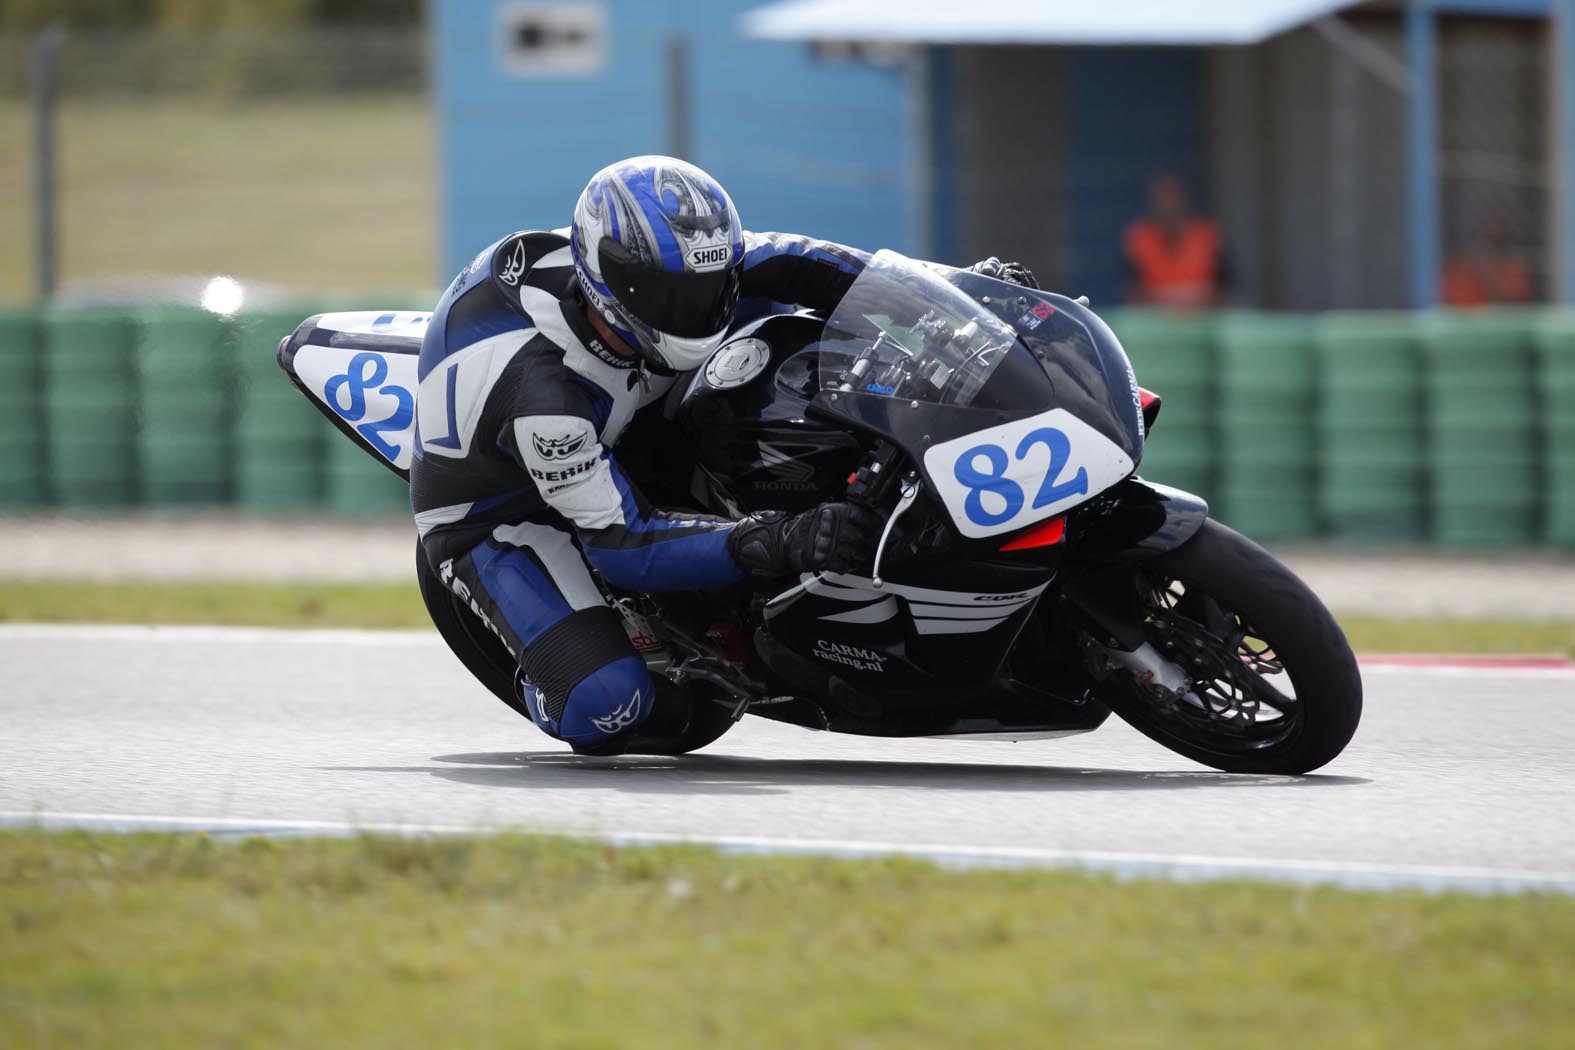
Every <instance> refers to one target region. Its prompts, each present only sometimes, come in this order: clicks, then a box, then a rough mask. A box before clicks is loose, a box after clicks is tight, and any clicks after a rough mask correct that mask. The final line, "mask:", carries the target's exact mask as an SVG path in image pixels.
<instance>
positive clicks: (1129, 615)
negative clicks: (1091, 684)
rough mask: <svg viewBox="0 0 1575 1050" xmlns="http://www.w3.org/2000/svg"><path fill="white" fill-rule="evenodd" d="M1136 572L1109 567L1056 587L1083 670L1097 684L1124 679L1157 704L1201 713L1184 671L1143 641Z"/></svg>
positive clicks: (1145, 638) (1145, 635)
mask: <svg viewBox="0 0 1575 1050" xmlns="http://www.w3.org/2000/svg"><path fill="white" fill-rule="evenodd" d="M1137 571H1138V568H1137V566H1135V565H1124V566H1115V567H1111V568H1110V569H1107V570H1105V571H1102V572H1099V573H1096V574H1094V575H1091V576H1083V577H1080V578H1078V579H1076V580H1073V581H1070V582H1069V583H1067V584H1066V585H1064V586H1063V587H1062V589H1061V594H1062V603H1061V608H1062V610H1063V612H1064V613H1065V614H1067V615H1069V616H1070V617H1071V618H1072V619H1073V620H1074V621H1076V622H1077V623H1078V626H1079V627H1080V628H1081V630H1080V631H1079V636H1080V637H1081V639H1082V648H1083V662H1084V666H1085V667H1086V668H1087V670H1088V672H1089V674H1091V675H1093V677H1094V678H1095V679H1096V680H1098V681H1104V680H1105V679H1107V678H1109V677H1110V676H1111V675H1126V676H1129V677H1130V679H1131V681H1132V682H1133V683H1134V684H1135V685H1136V686H1137V688H1138V689H1139V690H1141V691H1142V692H1144V693H1146V694H1148V695H1149V696H1151V697H1153V698H1154V699H1155V700H1156V701H1158V702H1161V703H1173V702H1175V701H1178V700H1179V701H1182V702H1185V703H1188V704H1191V705H1193V706H1194V707H1199V708H1202V707H1204V706H1205V705H1204V703H1203V701H1202V700H1201V699H1199V698H1198V695H1197V693H1195V692H1194V691H1193V689H1192V680H1191V678H1190V677H1189V676H1188V674H1187V672H1186V669H1185V668H1183V667H1182V666H1181V665H1180V664H1178V663H1176V662H1175V661H1174V660H1171V659H1169V658H1167V657H1166V656H1165V655H1164V654H1163V653H1161V652H1160V651H1159V650H1158V649H1156V648H1154V645H1153V643H1152V642H1150V641H1149V640H1148V633H1147V632H1146V631H1145V630H1144V624H1145V623H1146V621H1147V619H1148V616H1147V613H1146V612H1145V610H1144V609H1143V607H1142V606H1141V605H1140V604H1139V603H1138V600H1137V582H1138V581H1137V578H1136V573H1137Z"/></svg>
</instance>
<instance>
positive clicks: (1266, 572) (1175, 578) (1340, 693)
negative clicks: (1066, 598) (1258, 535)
mask: <svg viewBox="0 0 1575 1050" xmlns="http://www.w3.org/2000/svg"><path fill="white" fill-rule="evenodd" d="M1137 585H1138V604H1139V607H1140V608H1141V610H1142V612H1143V615H1144V632H1145V634H1146V635H1147V637H1148V641H1149V643H1150V644H1151V645H1153V646H1154V648H1155V649H1156V650H1158V652H1159V654H1160V655H1161V656H1163V657H1165V658H1166V659H1167V660H1170V661H1171V662H1173V663H1174V664H1176V665H1177V666H1178V667H1180V668H1181V669H1182V671H1183V672H1184V673H1185V674H1186V676H1187V678H1188V680H1189V683H1190V692H1189V693H1188V694H1187V695H1185V696H1175V695H1165V694H1163V693H1161V692H1160V691H1156V690H1151V689H1149V688H1147V687H1144V686H1140V685H1138V684H1137V683H1135V682H1134V681H1132V680H1131V679H1130V678H1128V677H1126V676H1124V675H1119V674H1118V675H1116V676H1114V677H1113V678H1112V679H1111V680H1110V682H1111V688H1109V689H1107V691H1106V692H1107V694H1108V695H1107V696H1106V699H1107V701H1108V702H1109V704H1110V706H1111V707H1112V708H1113V709H1114V710H1115V712H1116V713H1117V714H1118V715H1120V716H1121V717H1122V718H1123V719H1125V720H1126V721H1127V722H1128V723H1130V724H1131V725H1132V726H1133V727H1134V728H1136V729H1137V730H1138V731H1139V732H1141V733H1143V734H1144V735H1146V736H1148V737H1150V738H1152V739H1153V740H1156V741H1158V742H1159V743H1161V744H1164V745H1165V746H1166V747H1168V748H1170V749H1171V750H1173V751H1175V752H1177V753H1179V754H1182V755H1185V756H1187V757H1188V758H1191V759H1194V760H1196V761H1198V762H1202V763H1204V764H1205V765H1209V766H1213V767H1214V768H1216V769H1222V770H1225V771H1227V772H1233V773H1237V772H1239V773H1285V774H1295V773H1306V772H1309V771H1310V770H1314V769H1317V768H1318V767H1319V766H1322V765H1324V764H1325V763H1327V762H1328V761H1330V760H1331V759H1333V758H1334V757H1335V756H1336V755H1338V754H1339V753H1340V752H1341V751H1342V750H1344V748H1345V745H1346V744H1347V743H1349V742H1350V740H1351V736H1352V735H1353V734H1354V733H1355V732H1356V726H1357V723H1358V722H1359V721H1360V720H1361V714H1362V680H1361V677H1360V675H1359V674H1358V672H1357V668H1356V658H1355V656H1353V655H1352V653H1351V647H1350V644H1349V643H1348V642H1347V641H1346V639H1345V634H1344V632H1342V631H1341V630H1340V626H1339V624H1337V623H1336V622H1335V620H1334V617H1333V616H1332V615H1330V613H1329V610H1328V609H1326V608H1325V607H1324V604H1323V602H1321V601H1320V600H1319V599H1318V596H1317V595H1315V594H1314V593H1313V592H1312V591H1311V590H1310V589H1309V588H1308V587H1307V585H1306V584H1304V583H1303V582H1302V581H1301V580H1300V579H1298V578H1297V576H1296V575H1295V574H1294V573H1292V572H1291V571H1290V570H1289V569H1287V568H1286V567H1285V566H1284V565H1281V564H1280V563H1279V562H1278V561H1276V560H1275V558H1274V557H1273V556H1272V555H1270V554H1269V553H1268V552H1267V551H1265V550H1264V549H1263V548H1262V547H1259V546H1258V545H1257V544H1256V543H1253V542H1252V541H1251V540H1249V539H1247V538H1246V537H1245V536H1242V535H1241V534H1239V533H1237V532H1234V531H1232V530H1231V529H1229V528H1226V527H1225V526H1224V525H1221V524H1219V523H1218V522H1216V521H1212V520H1210V521H1206V522H1204V525H1203V528H1202V529H1200V530H1199V531H1198V533H1197V534H1196V535H1195V536H1193V537H1192V539H1190V540H1188V541H1187V542H1186V543H1184V544H1182V545H1181V546H1180V547H1178V548H1176V549H1175V550H1173V551H1169V552H1167V553H1165V554H1162V555H1160V556H1159V557H1157V558H1155V559H1153V560H1152V561H1149V562H1147V563H1145V564H1144V566H1143V567H1142V568H1141V569H1140V570H1139V571H1138V573H1137Z"/></svg>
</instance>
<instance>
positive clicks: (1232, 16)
mask: <svg viewBox="0 0 1575 1050" xmlns="http://www.w3.org/2000/svg"><path fill="white" fill-rule="evenodd" d="M1357 2H1358V0H1189V2H1188V3H1184V4H1182V3H1176V2H1175V0H1094V2H1089V0H1019V2H1017V3H1010V4H963V3H959V2H958V0H779V2H778V3H773V4H767V5H766V6H764V7H758V8H756V9H754V10H753V11H750V12H748V13H747V14H745V15H744V16H743V20H742V25H743V29H744V32H745V34H747V35H749V36H753V37H760V38H763V39H768V40H848V41H880V42H886V43H905V44H921V43H922V44H1254V43H1257V42H1258V41H1260V40H1264V39H1267V38H1268V37H1271V36H1274V35H1275V34H1276V33H1282V32H1284V31H1286V30H1288V29H1293V28H1295V27H1296V26H1299V25H1304V24H1305V23H1307V22H1311V21H1313V20H1315V19H1318V18H1321V17H1323V16H1324V15H1327V14H1331V13H1333V12H1335V11H1339V10H1341V9H1343V8H1347V7H1354V6H1355V5H1356V3H1357Z"/></svg>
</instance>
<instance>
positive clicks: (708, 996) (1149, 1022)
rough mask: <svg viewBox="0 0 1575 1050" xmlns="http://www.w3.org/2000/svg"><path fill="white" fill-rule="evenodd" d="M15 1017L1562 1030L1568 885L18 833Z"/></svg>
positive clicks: (23, 1024) (1361, 1033)
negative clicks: (1519, 889)
mask: <svg viewBox="0 0 1575 1050" xmlns="http://www.w3.org/2000/svg"><path fill="white" fill-rule="evenodd" d="M0 908H3V912H4V920H5V923H6V933H5V935H4V936H3V937H0V1045H4V1046H9V1047H24V1046H82V1045H88V1046H122V1047H142V1046H146V1047H186V1046H193V1047H196V1046H202V1047H206V1046H342V1045H356V1046H411V1047H417V1046H419V1047H427V1046H435V1045H437V1046H522V1047H526V1046H528V1047H585V1048H591V1047H609V1048H611V1047H631V1046H638V1047H642V1048H646V1050H661V1048H669V1047H671V1048H680V1047H684V1048H687V1047H701V1046H716V1047H751V1048H754V1047H791V1048H794V1050H803V1048H810V1047H861V1048H878V1047H904V1048H906V1047H944V1048H956V1047H961V1046H976V1047H1012V1048H1017V1047H1033V1046H1052V1045H1054V1046H1092V1047H1175V1046H1199V1045H1207V1046H1220V1047H1259V1046H1288V1047H1366V1046H1370V1047H1382V1046H1401V1045H1406V1046H1424V1047H1495V1048H1497V1047H1509V1046H1514V1047H1555V1046H1567V1045H1568V1042H1567V1037H1568V1035H1569V1032H1570V1031H1571V1030H1572V1026H1575V977H1572V976H1571V971H1570V967H1569V961H1570V959H1572V958H1575V900H1572V899H1570V898H1567V897H1548V896H1538V895H1528V896H1519V897H1510V898H1477V897H1468V896H1461V895H1439V896H1430V895H1423V894H1418V893H1396V894H1381V893H1357V892H1348V891H1341V890H1334V889H1303V888H1296V887H1282V886H1267V885H1252V884H1245V883H1224V884H1210V885H1181V884H1174V883H1165V882H1144V881H1139V882H1129V883H1121V882H1116V881H1114V880H1112V879H1109V878H1107V877H1102V876H1093V875H1085V874H1079V873H1073V872H1047V871H1014V872H999V871H997V872H950V871H944V870H940V869H937V868H934V867H932V866H930V865H928V864H924V863H919V862H913V861H900V860H892V861H833V860H824V859H816V858H794V857H755V856H724V855H721V854H717V853H714V852H711V851H708V850H702V849H696V848H663V849H616V848H613V847H609V846H604V845H598V844H593V843H585V842H566V841H559V840H552V839H542V838H529V837H515V836H505V837H501V838H491V839H481V840H466V839H431V840H403V839H388V838H363V839H348V840H346V839H301V840H283V841H267V840H247V841H240V842H217V841H213V840H210V839H208V838H206V837H202V836H193V835H184V836H176V835H135V836H104V835H90V834H78V833H69V834H51V833H43V832H16V831H12V832H0Z"/></svg>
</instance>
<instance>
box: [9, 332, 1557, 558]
mask: <svg viewBox="0 0 1575 1050" xmlns="http://www.w3.org/2000/svg"><path fill="white" fill-rule="evenodd" d="M326 306H327V304H321V303H306V304H297V305H294V306H287V307H282V308H280V309H277V310H268V311H253V312H249V313H243V314H241V315H239V316H237V317H234V318H230V319H223V318H219V317H217V316H215V315H213V314H209V313H204V312H202V311H198V310H192V309H181V308H175V307H157V308H152V307H150V308H141V309H114V308H104V307H92V308H77V309H65V308H49V309H44V310H38V311H28V310H15V309H13V310H4V311H0V375H3V377H4V380H3V381H0V513H3V512H5V511H16V510H26V509H35V508H59V509H66V510H75V509H85V508H115V507H128V506H138V505H140V506H176V505H185V506H192V505H220V504H222V505H230V506H235V507H239V508H241V509H245V510H253V511H259V512H270V513H272V512H289V511H329V512H333V513H338V514H345V515H370V514H384V515H399V514H406V513H408V503H407V493H406V490H405V486H404V484H403V483H402V482H401V481H399V479H398V478H396V477H395V476H393V475H392V474H391V473H389V472H388V471H387V470H386V469H385V468H383V467H381V466H379V465H378V464H377V463H376V462H375V461H373V460H372V459H371V458H370V457H369V456H367V455H366V454H365V453H363V452H362V451H361V450H360V449H359V448H358V447H356V446H355V445H354V444H352V443H351V442H349V441H347V440H345V439H344V438H343V437H342V436H341V435H340V434H339V433H338V432H337V431H336V430H335V429H334V427H333V426H332V425H331V424H330V423H329V422H328V421H327V420H326V419H324V418H323V417H322V415H321V414H320V413H318V412H317V411H316V410H315V409H314V408H313V407H312V406H311V405H310V404H309V403H308V402H307V401H306V399H305V398H304V397H302V396H301V394H300V393H299V392H298V391H296V389H295V388H294V387H293V386H291V385H290V383H289V381H288V380H287V379H286V378H285V376H284V374H283V373H282V372H281V371H280V370H279V367H278V364H277V363H276V361H275V351H276V349H277V347H278V344H279V341H280V339H282V338H283V337H284V336H285V335H287V334H289V333H290V332H291V331H293V330H294V328H295V326H296V325H297V324H298V323H299V322H300V321H301V320H303V319H304V318H306V317H307V316H310V315H311V314H314V313H318V312H322V310H323V309H325V308H326ZM333 308H335V309H355V308H356V307H355V306H343V305H338V304H335V305H334V306H333ZM1107 319H1108V320H1109V322H1110V324H1111V327H1112V328H1113V329H1114V330H1115V332H1116V333H1117V335H1119V336H1120V337H1121V339H1122V342H1123V344H1124V345H1125V346H1126V348H1127V352H1128V354H1129V356H1130V357H1131V359H1132V363H1133V367H1134V369H1135V371H1136V373H1137V379H1138V382H1139V383H1140V384H1141V385H1143V386H1144V387H1147V388H1148V389H1150V390H1153V391H1155V392H1157V393H1159V394H1160V395H1161V396H1162V397H1163V398H1164V403H1163V408H1162V410H1161V412H1160V417H1159V423H1158V426H1157V427H1156V428H1155V432H1154V434H1153V435H1152V440H1151V441H1150V443H1149V445H1148V447H1147V449H1146V450H1145V452H1144V457H1143V462H1142V465H1141V467H1140V468H1139V470H1140V473H1141V474H1142V475H1143V476H1144V477H1147V478H1150V479H1152V480H1155V481H1159V482H1163V483H1165V484H1169V485H1174V486H1176V487H1178V488H1183V489H1187V490H1189V491H1193V492H1197V493H1198V494H1199V495H1202V496H1204V497H1205V498H1207V499H1209V500H1210V502H1211V505H1212V509H1213V512H1214V514H1215V515H1216V516H1217V517H1219V518H1220V519H1221V520H1223V521H1225V522H1227V523H1229V524H1231V525H1233V526H1235V527H1236V528H1238V529H1240V530H1241V531H1243V532H1246V533H1247V534H1249V535H1251V536H1254V537H1256V538H1258V539H1261V540H1264V541H1274V540H1282V539H1291V538H1297V537H1305V536H1325V537H1330V538H1333V539H1335V540H1337V541H1340V542H1350V543H1374V542H1423V541H1431V542H1437V543H1441V544H1445V545H1449V546H1484V545H1520V544H1534V543H1547V544H1553V545H1557V546H1561V547H1570V548H1575V312H1565V311H1557V310H1501V311H1500V310H1493V311H1478V312H1472V313H1452V312H1445V311H1437V312H1430V313H1423V314H1404V313H1332V314H1324V315H1321V316H1317V317H1306V316H1296V315H1274V314H1258V313H1248V312H1227V313H1222V314H1218V315H1196V314H1194V315H1173V314H1167V313H1163V312H1158V311H1148V310H1114V311H1111V312H1110V313H1109V314H1108V317H1107Z"/></svg>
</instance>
